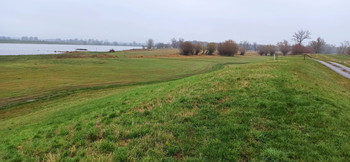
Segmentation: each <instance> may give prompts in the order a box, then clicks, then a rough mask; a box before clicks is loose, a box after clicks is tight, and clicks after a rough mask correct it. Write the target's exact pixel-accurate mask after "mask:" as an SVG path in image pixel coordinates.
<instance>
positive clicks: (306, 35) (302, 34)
mask: <svg viewBox="0 0 350 162" xmlns="http://www.w3.org/2000/svg"><path fill="white" fill-rule="evenodd" d="M305 39H311V32H310V31H308V30H299V31H297V32H295V33H294V35H293V40H294V41H295V42H296V43H297V44H299V45H301V44H303V41H304V40H305Z"/></svg>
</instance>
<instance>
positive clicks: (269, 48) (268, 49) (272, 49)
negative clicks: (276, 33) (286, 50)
mask: <svg viewBox="0 0 350 162" xmlns="http://www.w3.org/2000/svg"><path fill="white" fill-rule="evenodd" d="M265 50H266V52H267V53H269V54H270V56H273V55H274V54H275V53H276V46H274V45H266V46H265Z"/></svg>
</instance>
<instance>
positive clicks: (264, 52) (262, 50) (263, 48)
mask: <svg viewBox="0 0 350 162" xmlns="http://www.w3.org/2000/svg"><path fill="white" fill-rule="evenodd" d="M258 53H259V55H260V56H263V55H267V52H266V49H265V46H259V47H258Z"/></svg>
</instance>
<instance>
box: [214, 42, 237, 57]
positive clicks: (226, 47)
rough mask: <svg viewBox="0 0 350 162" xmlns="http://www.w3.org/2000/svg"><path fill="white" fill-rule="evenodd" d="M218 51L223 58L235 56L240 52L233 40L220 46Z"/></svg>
mask: <svg viewBox="0 0 350 162" xmlns="http://www.w3.org/2000/svg"><path fill="white" fill-rule="evenodd" d="M218 51H219V54H220V55H222V56H234V55H235V54H236V53H237V52H238V45H237V44H236V42H234V41H233V40H227V41H225V42H223V43H219V44H218Z"/></svg>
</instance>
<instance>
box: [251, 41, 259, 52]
mask: <svg viewBox="0 0 350 162" xmlns="http://www.w3.org/2000/svg"><path fill="white" fill-rule="evenodd" d="M252 50H254V51H257V50H258V44H257V43H256V42H254V43H253V45H252Z"/></svg>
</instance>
